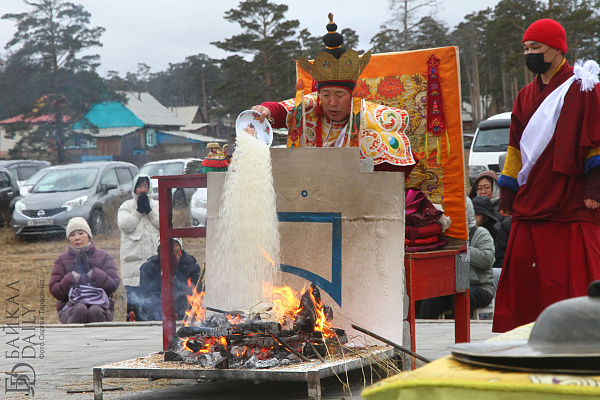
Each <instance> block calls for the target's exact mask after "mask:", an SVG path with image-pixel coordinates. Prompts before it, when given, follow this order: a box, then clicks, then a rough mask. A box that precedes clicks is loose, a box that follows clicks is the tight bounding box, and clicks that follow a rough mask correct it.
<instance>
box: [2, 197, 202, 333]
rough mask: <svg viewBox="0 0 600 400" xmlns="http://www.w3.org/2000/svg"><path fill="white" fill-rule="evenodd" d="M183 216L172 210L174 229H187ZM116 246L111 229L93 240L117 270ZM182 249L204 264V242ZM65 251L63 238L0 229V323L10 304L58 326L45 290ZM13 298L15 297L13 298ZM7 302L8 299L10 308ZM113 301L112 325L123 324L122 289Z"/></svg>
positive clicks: (189, 240) (7, 316)
mask: <svg viewBox="0 0 600 400" xmlns="http://www.w3.org/2000/svg"><path fill="white" fill-rule="evenodd" d="M187 213H188V211H187V209H180V210H174V218H173V220H174V222H173V224H174V226H176V227H182V226H189V222H188V217H187V215H188V214H187ZM115 225H116V224H115ZM120 242H121V240H120V232H119V230H118V229H115V228H113V229H112V230H111V231H109V232H106V233H101V234H98V235H95V236H94V243H95V244H96V246H97V247H99V248H101V249H104V250H106V251H108V252H109V253H110V254H112V256H113V257H114V258H115V262H116V263H117V266H119V264H120V261H119V248H120ZM183 248H184V250H185V251H187V252H188V253H189V254H191V255H193V256H194V257H195V258H196V260H197V261H198V264H199V265H202V263H204V262H205V239H204V238H184V239H183ZM65 251H67V240H66V238H65V237H63V236H61V237H54V238H45V239H39V240H19V239H18V238H17V237H16V236H15V235H14V234H13V232H12V229H11V228H9V227H3V228H0V301H1V302H2V304H1V305H0V311H1V312H0V323H2V324H4V323H7V322H10V321H11V319H10V315H11V314H10V313H11V311H9V309H10V310H12V309H14V305H13V304H14V303H18V304H19V305H20V306H21V311H22V312H26V311H27V310H35V314H36V315H41V314H43V315H44V319H45V320H44V323H45V324H56V323H58V318H57V314H56V307H55V299H54V298H53V297H52V295H51V294H50V292H49V290H48V281H49V278H50V271H51V270H52V265H53V264H54V260H55V259H56V257H57V256H58V255H59V254H61V253H63V252H65ZM17 289H18V292H17ZM17 294H18V296H17V297H14V296H16V295H17ZM9 298H12V304H11V301H9V300H8V299H9ZM114 298H115V321H125V320H126V301H125V289H124V288H123V285H120V287H119V289H118V290H117V293H115V295H114ZM42 306H45V310H42V309H41V307H42ZM40 311H41V312H40ZM29 315H31V314H29ZM26 319H27V318H25V317H24V318H20V322H21V323H24V322H25V321H26ZM13 322H14V320H13ZM37 322H38V321H36V323H37Z"/></svg>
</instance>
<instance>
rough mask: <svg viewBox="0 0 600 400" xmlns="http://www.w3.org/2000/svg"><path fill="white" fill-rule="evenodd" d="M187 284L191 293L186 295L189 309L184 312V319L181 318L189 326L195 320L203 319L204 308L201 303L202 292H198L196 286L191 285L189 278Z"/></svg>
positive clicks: (204, 314)
mask: <svg viewBox="0 0 600 400" xmlns="http://www.w3.org/2000/svg"><path fill="white" fill-rule="evenodd" d="M188 286H190V287H192V295H191V296H190V295H189V294H188V295H187V300H188V302H189V303H190V309H189V310H188V311H186V312H185V319H184V320H183V324H184V325H185V326H191V325H193V324H194V322H195V321H204V319H205V317H206V309H205V308H204V304H203V299H204V292H200V293H198V291H197V290H196V287H195V286H192V281H191V279H188Z"/></svg>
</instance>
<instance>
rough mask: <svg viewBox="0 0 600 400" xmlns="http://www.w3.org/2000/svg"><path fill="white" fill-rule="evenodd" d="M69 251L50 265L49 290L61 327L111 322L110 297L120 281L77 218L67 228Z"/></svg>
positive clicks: (110, 260) (111, 261)
mask: <svg viewBox="0 0 600 400" xmlns="http://www.w3.org/2000/svg"><path fill="white" fill-rule="evenodd" d="M67 239H68V241H69V248H68V250H67V251H66V252H64V253H62V254H61V255H59V256H58V258H57V259H56V261H54V266H53V267H52V272H51V275H50V283H49V285H48V286H49V289H50V293H51V294H52V296H54V297H55V298H56V300H57V301H56V311H57V312H58V320H59V321H60V322H61V323H63V324H76V323H84V324H85V323H88V322H105V321H112V320H113V319H114V302H113V300H112V299H111V298H110V299H109V296H111V295H112V294H113V293H114V292H115V291H116V290H117V288H118V287H119V283H121V279H120V278H119V273H118V271H117V266H116V264H115V260H114V259H113V257H112V256H111V255H110V254H109V253H108V252H106V251H104V250H102V249H98V248H96V246H95V245H94V242H93V241H92V230H91V229H90V226H89V225H88V223H87V221H86V220H85V219H84V218H81V217H75V218H71V220H70V221H69V223H68V225H67Z"/></svg>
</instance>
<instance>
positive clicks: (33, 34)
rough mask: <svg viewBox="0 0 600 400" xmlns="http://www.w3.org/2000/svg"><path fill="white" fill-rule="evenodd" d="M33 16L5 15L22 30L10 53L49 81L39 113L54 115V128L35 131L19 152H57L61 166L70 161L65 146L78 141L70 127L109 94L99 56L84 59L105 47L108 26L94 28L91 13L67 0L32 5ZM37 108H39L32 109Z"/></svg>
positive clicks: (32, 2)
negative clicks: (99, 70) (102, 39)
mask: <svg viewBox="0 0 600 400" xmlns="http://www.w3.org/2000/svg"><path fill="white" fill-rule="evenodd" d="M26 3H27V4H28V5H30V6H31V7H32V9H31V11H29V12H25V13H19V14H5V15H3V16H2V18H3V19H6V20H12V21H14V22H15V23H16V25H17V31H16V32H15V34H14V35H13V38H12V39H11V40H10V41H9V42H8V43H7V44H6V46H5V47H6V48H7V49H16V51H15V54H19V57H20V60H21V61H20V62H24V63H25V64H26V65H28V66H29V67H31V68H33V69H35V70H36V71H37V73H38V74H39V75H40V76H41V77H43V80H44V83H45V84H44V85H43V89H44V91H45V92H44V93H37V96H36V97H38V99H43V100H42V101H38V104H37V106H38V107H39V109H38V110H37V113H39V114H42V115H51V116H52V119H51V121H52V122H51V123H50V124H43V125H37V126H36V127H32V130H31V131H30V133H29V134H28V135H25V136H24V137H23V138H22V139H21V141H20V142H19V143H18V144H17V146H16V147H15V150H14V152H13V153H21V155H26V156H39V155H40V153H43V152H44V151H46V152H47V151H48V149H51V152H52V155H53V156H54V157H56V161H57V162H58V163H61V162H63V161H64V158H65V153H64V150H65V144H66V142H67V141H68V140H69V139H70V138H71V137H73V135H74V133H73V132H72V131H70V129H69V122H72V121H73V119H75V118H78V117H79V116H81V115H82V114H83V113H84V112H85V111H86V110H87V108H88V107H89V106H91V104H93V103H94V102H95V101H97V100H98V99H99V97H100V96H101V95H102V94H105V93H106V87H105V84H104V82H103V81H102V80H101V79H100V78H99V76H98V75H97V74H96V72H95V69H96V67H97V66H98V63H97V61H98V59H99V56H98V55H89V54H86V55H82V53H83V52H86V51H87V50H88V49H90V48H92V47H96V46H102V43H101V42H100V40H99V39H100V37H101V35H102V34H103V33H104V28H102V27H93V28H91V27H88V25H89V23H90V13H89V12H87V11H86V10H85V9H84V8H83V6H81V5H76V4H73V3H70V2H68V1H64V0H28V1H26ZM31 106H33V104H32V105H31Z"/></svg>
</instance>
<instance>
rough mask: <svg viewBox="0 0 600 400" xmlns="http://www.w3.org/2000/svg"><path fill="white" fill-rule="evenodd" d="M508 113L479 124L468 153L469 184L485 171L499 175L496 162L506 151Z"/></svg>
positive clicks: (494, 116)
mask: <svg viewBox="0 0 600 400" xmlns="http://www.w3.org/2000/svg"><path fill="white" fill-rule="evenodd" d="M510 114H511V113H510V112H505V113H501V114H496V115H493V116H491V117H489V118H488V119H486V120H483V121H481V122H480V123H479V126H478V127H477V130H476V131H475V135H474V136H473V142H472V143H471V151H470V153H469V182H470V183H471V185H472V184H473V182H475V178H477V175H479V174H480V173H482V172H483V171H487V170H490V169H491V170H494V171H496V172H497V173H498V174H500V172H501V171H500V163H499V161H498V159H499V157H500V156H501V155H502V154H505V153H506V150H508V137H509V129H510Z"/></svg>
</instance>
